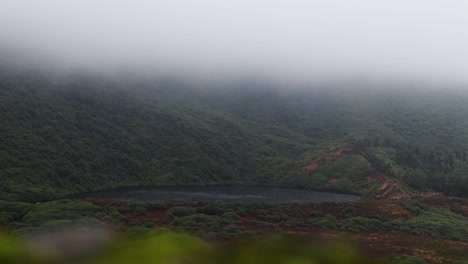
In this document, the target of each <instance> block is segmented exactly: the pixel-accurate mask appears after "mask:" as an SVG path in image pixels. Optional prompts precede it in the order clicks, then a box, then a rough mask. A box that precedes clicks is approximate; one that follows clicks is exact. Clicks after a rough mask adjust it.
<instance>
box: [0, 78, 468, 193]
mask: <svg viewBox="0 0 468 264" xmlns="http://www.w3.org/2000/svg"><path fill="white" fill-rule="evenodd" d="M200 86H202V85H190V84H188V83H185V82H182V81H174V80H170V79H159V80H155V81H154V80H151V81H149V80H138V79H127V80H119V79H118V78H114V79H111V78H102V77H91V76H85V75H83V76H71V77H67V78H64V77H62V78H52V77H49V78H47V77H44V76H41V75H38V74H26V73H17V72H12V71H6V70H2V71H0V123H1V126H0V188H1V189H0V198H1V199H11V200H17V199H19V200H25V201H37V200H47V199H52V198H55V197H57V196H61V195H65V194H69V193H74V192H83V191H90V190H98V189H104V188H111V187H118V186H135V185H161V184H248V185H251V184H254V185H278V186H288V187H300V188H308V189H316V190H333V191H338V192H346V193H358V194H363V195H367V194H369V193H371V192H372V191H373V190H374V188H375V187H376V186H375V185H374V184H373V183H372V182H367V181H366V179H367V178H368V176H369V175H373V174H374V173H376V172H380V173H384V174H386V175H387V176H390V177H394V178H396V179H399V180H402V181H403V182H405V183H407V184H408V185H409V186H411V187H412V188H414V189H415V190H418V191H428V190H434V191H442V192H445V193H447V194H449V195H457V196H465V197H466V196H468V107H466V106H467V105H468V94H465V93H463V92H456V91H451V92H447V91H443V90H436V91H431V92H428V91H426V90H424V89H407V90H405V89H404V88H401V89H400V88H399V89H390V88H386V89H378V88H379V87H370V88H369V85H368V87H367V88H366V87H357V86H356V84H353V87H348V86H346V85H341V86H338V85H336V86H333V87H331V88H330V87H328V88H325V87H321V86H320V87H315V88H310V89H292V90H288V87H277V86H278V85H271V84H266V83H261V82H243V83H241V82H239V83H229V84H218V85H214V84H210V85H205V86H203V87H200ZM374 88H376V89H374ZM350 144H351V145H352V146H353V151H352V153H346V154H345V155H343V156H342V157H340V158H338V159H333V160H327V161H326V162H324V163H323V164H321V166H320V168H318V169H317V170H315V171H313V172H310V173H307V172H305V171H304V170H303V167H304V166H306V165H308V164H310V163H311V162H312V161H313V160H315V159H317V158H318V157H320V156H321V155H323V153H328V152H330V151H333V150H336V149H340V148H343V147H344V146H347V145H350Z"/></svg>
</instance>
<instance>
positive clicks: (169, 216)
mask: <svg viewBox="0 0 468 264" xmlns="http://www.w3.org/2000/svg"><path fill="white" fill-rule="evenodd" d="M196 213H197V211H196V210H195V209H194V208H192V207H185V206H175V207H172V208H170V209H169V210H167V212H166V214H165V216H164V220H166V221H172V220H173V219H174V218H175V217H183V216H188V215H193V214H196Z"/></svg>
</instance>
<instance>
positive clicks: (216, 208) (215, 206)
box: [200, 202, 224, 215]
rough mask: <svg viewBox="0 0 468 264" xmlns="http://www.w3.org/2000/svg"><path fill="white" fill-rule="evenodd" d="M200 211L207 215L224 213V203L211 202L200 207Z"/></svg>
mask: <svg viewBox="0 0 468 264" xmlns="http://www.w3.org/2000/svg"><path fill="white" fill-rule="evenodd" d="M200 213H204V214H207V215H222V214H224V205H223V204H222V203H220V202H210V203H208V204H206V205H204V206H203V207H201V208H200Z"/></svg>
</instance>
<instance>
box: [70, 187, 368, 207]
mask: <svg viewBox="0 0 468 264" xmlns="http://www.w3.org/2000/svg"><path fill="white" fill-rule="evenodd" d="M68 198H74V199H82V198H93V199H106V200H107V199H109V200H125V201H149V202H182V203H184V202H194V203H195V202H199V201H213V200H221V201H225V202H264V203H271V204H280V203H301V204H304V203H321V202H357V201H359V200H360V199H361V198H360V197H359V196H356V195H349V194H338V193H328V192H316V191H309V190H299V189H288V188H278V187H262V186H218V185H216V186H157V187H124V188H117V189H111V190H104V191H97V192H88V193H79V194H74V195H70V196H68Z"/></svg>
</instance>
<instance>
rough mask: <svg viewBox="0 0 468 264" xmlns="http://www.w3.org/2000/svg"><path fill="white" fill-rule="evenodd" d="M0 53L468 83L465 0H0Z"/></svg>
mask: <svg viewBox="0 0 468 264" xmlns="http://www.w3.org/2000/svg"><path fill="white" fill-rule="evenodd" d="M0 52H1V53H0V54H2V56H6V55H8V54H10V55H11V54H15V56H17V57H14V58H15V59H18V60H19V59H22V61H23V62H24V61H27V62H31V63H33V62H34V63H35V65H37V66H43V67H46V66H48V67H50V66H54V67H62V68H67V67H71V68H75V67H76V68H87V69H91V70H93V69H96V70H98V69H100V70H103V69H104V70H105V69H115V68H128V69H134V70H137V71H142V70H145V71H155V72H165V73H180V74H199V75H202V76H203V75H208V76H210V75H211V76H212V75H219V76H222V75H232V74H234V75H236V74H239V75H244V74H260V75H268V76H280V77H284V78H292V79H294V78H295V79H303V80H308V79H310V80H313V79H317V78H348V77H351V78H352V77H356V76H360V77H372V78H380V77H383V78H388V77H390V78H397V79H398V78H416V79H424V80H432V79H434V80H451V81H463V82H466V83H468V1H467V0H438V1H435V0H385V1H384V0H341V1H338V0H323V1H315V0H304V1H302V0H285V1H275V0H232V1H227V0H167V1H161V0H154V1H150V0H132V1H130V0H128V1H125V0H29V1H27V0H0Z"/></svg>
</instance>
